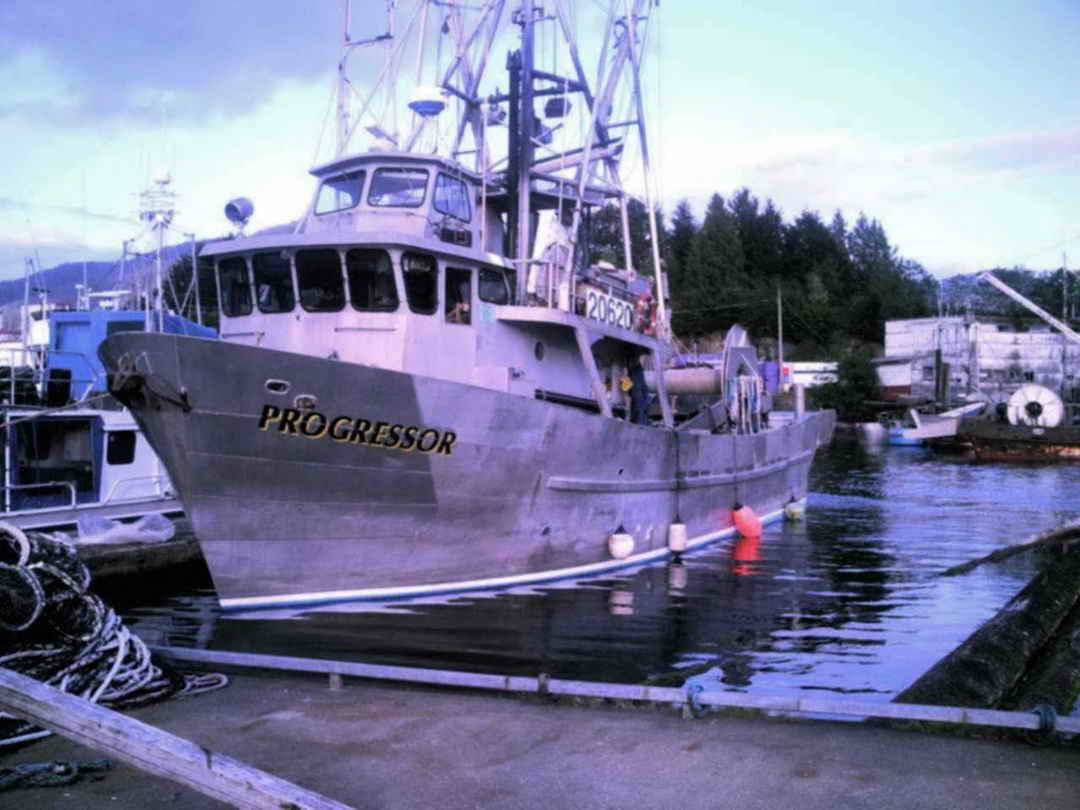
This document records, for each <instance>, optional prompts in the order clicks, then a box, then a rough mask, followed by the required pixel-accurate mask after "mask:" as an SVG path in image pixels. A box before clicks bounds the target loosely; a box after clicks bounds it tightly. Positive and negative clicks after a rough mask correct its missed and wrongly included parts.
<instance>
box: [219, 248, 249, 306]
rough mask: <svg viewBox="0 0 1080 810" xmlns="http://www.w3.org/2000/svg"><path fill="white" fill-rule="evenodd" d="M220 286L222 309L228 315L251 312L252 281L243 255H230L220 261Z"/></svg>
mask: <svg viewBox="0 0 1080 810" xmlns="http://www.w3.org/2000/svg"><path fill="white" fill-rule="evenodd" d="M218 286H219V287H220V294H221V309H222V311H223V312H224V313H225V315H226V316H228V317H230V318H236V317H238V316H240V315H250V314H251V281H250V280H249V278H248V269H247V262H245V261H244V257H243V256H230V257H229V258H228V259H222V260H221V261H220V262H218Z"/></svg>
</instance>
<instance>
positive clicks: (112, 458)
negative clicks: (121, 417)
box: [105, 430, 139, 467]
mask: <svg viewBox="0 0 1080 810" xmlns="http://www.w3.org/2000/svg"><path fill="white" fill-rule="evenodd" d="M136 433H137V431H135V430H109V431H106V434H105V436H106V438H105V463H106V464H109V465H111V466H114V467H119V466H123V465H126V464H134V463H135V453H136V448H137V447H138V441H139V437H138V436H137V435H136ZM121 440H123V442H124V444H123V445H122V446H120V447H119V449H116V448H117V446H118V445H120V441H121ZM114 450H115V452H114ZM121 451H123V454H122V455H120V453H121ZM118 455H120V457H119V458H117V456H118Z"/></svg>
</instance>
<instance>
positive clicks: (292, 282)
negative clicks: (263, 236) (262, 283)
mask: <svg viewBox="0 0 1080 810" xmlns="http://www.w3.org/2000/svg"><path fill="white" fill-rule="evenodd" d="M283 252H285V253H288V251H284V250H281V249H275V250H260V251H258V252H257V253H252V254H251V280H252V282H254V283H253V284H252V290H253V291H254V293H255V306H256V308H257V309H258V310H259V312H260V313H262V314H263V315H286V314H288V313H290V312H295V311H296V301H297V295H296V277H295V273H294V272H293V261H292V255H291V253H289V255H288V257H287V258H283V257H282V256H281V255H280V254H281V253H283ZM275 255H276V256H277V258H278V259H279V260H280V261H282V262H284V263H285V265H286V266H287V267H288V268H289V271H288V274H287V276H288V279H289V294H290V296H291V302H290V304H289V307H288V309H286V308H283V307H279V308H277V309H265V308H263V304H262V301H261V300H260V296H259V279H258V270H257V268H256V259H258V258H259V257H260V256H275Z"/></svg>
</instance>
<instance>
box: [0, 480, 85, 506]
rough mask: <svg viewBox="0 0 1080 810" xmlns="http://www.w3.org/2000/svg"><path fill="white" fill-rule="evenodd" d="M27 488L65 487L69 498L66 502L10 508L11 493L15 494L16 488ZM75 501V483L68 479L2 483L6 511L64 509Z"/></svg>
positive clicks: (73, 504) (74, 503)
mask: <svg viewBox="0 0 1080 810" xmlns="http://www.w3.org/2000/svg"><path fill="white" fill-rule="evenodd" d="M27 489H66V490H67V491H68V494H69V495H70V500H69V501H68V503H61V504H49V505H48V506H42V507H35V508H31V509H17V510H16V509H12V508H11V501H12V495H14V494H15V491H16V490H27ZM76 503H77V498H76V492H75V485H74V484H73V483H71V482H70V481H40V482H38V483H35V484H5V485H4V510H5V511H7V512H16V511H17V512H19V513H23V512H25V513H30V512H47V511H49V510H52V509H64V508H68V507H74V506H75V505H76Z"/></svg>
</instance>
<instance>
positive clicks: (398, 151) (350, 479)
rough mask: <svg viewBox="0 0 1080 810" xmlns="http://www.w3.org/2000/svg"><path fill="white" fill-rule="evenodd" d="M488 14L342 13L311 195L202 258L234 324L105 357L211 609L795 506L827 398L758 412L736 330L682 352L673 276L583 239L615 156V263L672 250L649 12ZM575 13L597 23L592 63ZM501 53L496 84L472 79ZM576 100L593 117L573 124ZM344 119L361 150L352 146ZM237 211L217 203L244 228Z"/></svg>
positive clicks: (760, 387) (480, 583) (467, 576)
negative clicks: (371, 79)
mask: <svg viewBox="0 0 1080 810" xmlns="http://www.w3.org/2000/svg"><path fill="white" fill-rule="evenodd" d="M506 6H507V4H506V3H504V2H501V1H500V0H496V1H495V2H484V3H479V4H457V3H455V4H447V3H442V2H434V0H430V1H429V0H423V2H419V3H417V4H415V7H414V8H412V10H411V12H412V13H411V15H410V16H409V17H408V19H410V20H411V22H410V23H409V24H408V25H406V26H404V27H400V26H398V25H395V24H394V23H393V22H390V23H388V26H387V29H386V30H387V31H388V32H394V31H399V32H402V33H400V34H393V33H388V34H386V35H385V36H380V37H379V38H377V39H375V40H354V39H352V38H351V36H350V34H349V32H348V30H346V34H345V37H344V39H343V42H344V43H345V44H344V49H345V51H344V54H343V55H342V57H341V58H340V60H339V72H340V75H339V80H340V91H341V94H340V96H339V120H338V127H337V131H338V135H339V138H338V148H337V154H336V155H335V156H334V157H333V159H331V160H329V161H327V162H324V163H322V164H320V165H317V166H316V167H315V168H314V169H312V172H311V173H312V174H313V175H314V178H315V191H314V194H313V196H312V198H311V202H310V205H309V207H308V209H307V211H306V212H305V213H304V215H303V216H302V217H301V218H300V220H299V222H298V223H297V225H296V227H295V228H294V229H292V230H291V232H289V233H273V234H262V235H259V234H256V235H253V236H243V235H239V236H237V237H236V238H232V239H228V240H221V241H217V242H213V243H208V244H207V245H206V246H204V248H203V251H202V256H203V257H204V259H206V260H208V261H211V262H213V264H214V266H215V271H216V274H217V281H218V286H219V290H220V302H221V308H222V312H221V316H222V318H221V338H222V339H221V340H207V339H203V338H199V337H193V336H183V335H176V334H160V333H159V334H155V333H147V332H140V333H118V334H114V335H112V336H110V337H109V338H108V339H107V340H106V341H105V342H104V343H103V344H102V347H101V350H100V351H101V356H102V358H103V360H104V362H105V364H106V366H107V368H108V369H109V373H110V390H112V391H113V393H114V394H115V395H116V396H117V397H118V398H119V399H121V401H123V402H124V403H125V404H126V405H127V406H128V407H129V408H130V409H131V411H132V413H133V414H134V415H135V418H136V420H137V421H138V423H139V425H140V426H141V427H142V429H143V431H144V432H145V433H146V435H147V436H148V437H149V439H150V443H151V445H152V446H153V447H154V449H155V450H156V451H157V452H158V454H159V455H160V457H161V458H162V460H163V461H164V463H165V466H166V468H167V469H168V472H169V475H170V478H171V480H172V481H173V483H174V484H175V485H176V487H177V490H178V492H179V493H180V496H181V499H182V501H183V504H184V510H185V513H186V514H187V516H188V517H189V518H190V520H191V521H192V524H193V528H194V532H195V535H196V537H197V538H198V539H199V542H200V544H201V547H202V549H203V553H204V556H205V558H206V561H207V564H208V567H209V569H210V572H211V575H212V577H213V580H214V584H215V588H216V590H217V593H218V597H219V600H220V602H221V604H222V606H223V607H224V608H226V609H237V610H239V609H258V608H267V607H285V606H295V605H311V604H322V603H330V602H343V601H352V600H359V599H386V598H392V597H399V596H414V595H420V594H432V593H448V592H454V591H464V590H472V589H479V588H499V587H505V586H513V585H521V584H528V583H536V582H542V581H550V580H554V579H562V578H569V577H580V576H585V575H588V574H595V573H598V572H602V571H608V570H612V569H614V568H618V567H623V566H628V565H636V564H641V563H645V562H649V561H652V560H657V559H660V558H662V557H664V556H667V555H668V554H669V553H672V551H671V548H669V537H670V538H679V539H678V546H677V547H678V548H679V550H680V551H681V550H682V549H683V548H695V547H699V546H701V545H703V544H705V543H709V542H712V541H714V540H716V539H717V538H720V537H728V536H732V535H733V534H734V532H735V528H734V523H733V517H732V516H733V511H734V510H735V509H736V508H738V505H743V506H745V507H747V508H750V509H752V510H753V511H754V512H755V513H756V515H757V516H758V517H759V518H761V519H762V520H765V521H767V520H776V519H779V518H781V517H782V516H783V513H784V509H785V506H786V505H788V504H790V503H792V502H796V503H798V502H801V501H802V500H803V499H804V498H805V496H806V490H807V476H808V472H809V469H810V464H811V462H812V460H813V458H814V454H815V451H816V450H817V448H818V447H819V446H821V445H822V444H824V443H826V442H828V441H829V440H830V438H831V436H832V431H833V427H834V423H835V414H834V413H833V412H832V411H820V412H810V411H807V410H806V409H805V408H799V409H797V412H796V414H795V416H794V417H793V418H791V419H790V420H786V421H784V422H783V423H775V424H774V423H770V421H769V413H770V409H771V400H770V397H769V396H768V394H767V393H766V391H765V386H764V381H763V379H762V376H761V374H760V372H759V369H758V365H759V364H758V358H757V353H756V351H755V349H754V348H753V346H752V345H751V343H750V341H749V339H748V337H747V335H746V333H745V332H744V331H743V330H742V329H740V328H738V327H733V328H732V330H731V331H730V332H729V334H728V336H727V340H726V341H725V347H724V355H723V358H722V359H721V361H720V362H719V363H718V364H716V365H715V366H710V367H697V368H685V369H678V368H671V367H670V365H671V363H670V360H671V358H672V357H673V355H674V354H676V350H675V344H674V342H673V340H672V335H671V329H670V323H669V319H668V315H667V305H668V302H667V285H666V283H665V279H664V277H663V274H662V273H655V274H648V273H643V272H639V269H640V268H637V267H635V266H634V264H633V262H631V261H625V262H623V266H621V267H618V266H615V265H614V264H612V263H609V262H600V261H594V260H593V259H592V258H591V257H590V256H589V253H588V250H587V234H588V232H589V228H588V227H587V224H588V223H589V222H590V221H593V220H594V218H595V217H596V215H597V213H598V212H600V211H601V210H602V209H603V208H604V207H605V206H606V207H608V212H610V211H615V212H619V213H621V218H622V221H623V222H624V224H625V222H626V216H627V205H628V201H629V199H630V197H629V193H628V192H627V191H626V190H625V189H624V187H623V185H622V179H621V175H620V171H619V165H620V159H621V157H622V156H623V154H624V153H625V152H627V151H629V150H630V148H631V146H633V148H634V149H635V150H636V153H637V156H638V157H639V158H640V165H641V167H642V168H641V173H642V176H643V177H644V178H645V181H644V189H645V190H644V197H645V200H644V202H645V205H644V210H645V211H646V212H647V217H648V228H647V230H648V231H649V232H650V233H651V234H652V236H651V238H650V239H649V243H648V244H647V245H637V246H635V245H632V244H630V243H629V240H630V228H629V227H623V228H622V231H623V234H622V235H623V244H622V256H624V257H637V260H638V261H642V260H644V261H647V262H648V263H649V264H650V265H651V266H652V267H653V268H659V267H660V259H659V239H658V237H657V223H656V217H655V205H654V200H653V198H652V197H651V196H650V194H651V192H650V179H649V178H651V172H652V170H651V166H650V164H649V152H648V149H647V138H646V129H645V119H644V103H643V99H642V97H641V95H640V73H639V71H640V65H641V59H642V57H643V56H644V55H645V43H646V41H647V35H648V32H649V30H650V27H649V25H648V24H647V23H648V17H649V14H650V12H651V10H652V4H651V3H648V2H646V0H630V2H628V3H626V4H625V6H624V5H623V4H611V5H610V6H609V7H608V8H607V9H605V10H603V11H602V12H601V11H600V10H598V9H597V7H595V6H593V5H590V4H579V5H578V6H577V10H578V12H579V13H583V14H601V13H602V15H603V16H602V17H601V18H600V19H597V20H587V21H583V22H581V23H580V25H578V24H574V22H573V21H571V20H570V19H569V16H568V14H569V7H568V5H567V4H565V3H555V4H553V6H552V7H551V10H552V12H553V13H551V14H546V15H545V14H539V13H537V14H532V13H528V12H527V11H525V10H524V9H523V8H521V9H516V10H515V11H514V12H513V13H509V12H508V10H507V8H506ZM530 8H531V6H530ZM403 10H404V9H403V7H401V4H389V7H388V12H389V13H391V14H394V13H397V12H398V11H403ZM535 10H536V11H537V12H538V11H539V8H538V7H537V9H535ZM348 19H349V14H348V13H346V20H348ZM429 23H430V24H429ZM347 25H348V24H347V23H346V27H347ZM596 26H599V27H596ZM578 30H583V31H584V30H589V31H592V30H599V31H605V32H607V34H606V36H605V37H603V38H602V41H603V43H604V44H603V47H604V48H605V55H604V58H602V59H600V60H599V69H598V70H599V75H598V76H597V77H596V78H595V80H590V78H589V77H587V76H586V71H585V67H584V62H583V61H582V60H581V56H580V48H579V43H578V41H577V39H576V34H575V31H578ZM541 35H542V37H543V41H544V43H545V44H544V47H543V48H538V47H534V46H535V45H536V43H537V41H538V40H539V39H540V38H541ZM372 44H379V45H380V46H381V47H382V49H383V50H382V51H381V54H382V56H383V57H384V61H383V63H382V68H381V69H380V70H379V71H377V72H376V73H374V74H372V75H377V76H378V79H377V80H376V84H375V85H374V86H373V87H372V88H371V91H370V95H369V97H368V100H369V101H371V103H368V101H365V102H364V104H363V107H362V108H361V111H360V113H359V114H358V115H357V116H355V117H354V116H353V115H352V114H351V112H350V109H349V99H350V97H351V95H352V94H353V93H354V92H355V91H354V88H355V87H356V85H355V84H353V83H352V82H350V81H349V79H348V77H347V76H346V73H345V70H346V63H347V61H348V56H349V54H350V53H351V50H352V48H353V47H356V46H358V45H372ZM504 47H506V48H510V49H512V53H511V56H510V59H509V61H508V62H507V65H508V69H509V75H508V76H501V77H500V76H497V77H495V78H494V79H493V80H492V79H489V77H488V76H487V68H488V67H489V66H490V65H492V64H494V63H496V62H498V63H500V64H501V63H502V62H503V60H502V59H501V57H500V58H498V59H497V58H496V55H497V54H500V53H501V52H502V50H501V49H503V48H504ZM367 52H368V53H373V54H376V55H379V54H380V51H379V50H377V49H375V48H369V49H368V51H367ZM541 57H545V58H549V59H551V60H553V61H552V62H551V64H549V65H547V66H544V67H542V66H541V65H539V64H538V60H539V59H540V58H541ZM440 60H441V61H440ZM404 64H409V65H412V64H416V65H417V66H418V68H417V71H416V74H415V75H416V76H418V77H420V76H423V77H429V78H427V79H426V80H425V83H423V84H422V86H420V87H417V88H415V89H414V92H412V93H410V94H408V97H409V98H410V101H409V102H408V105H407V110H404V111H402V113H404V114H403V115H402V114H401V113H397V112H394V113H392V114H391V113H387V115H386V117H385V119H380V120H379V121H378V122H376V121H371V123H370V125H368V123H369V120H370V119H369V117H368V116H369V115H370V114H371V113H372V111H375V110H380V111H381V110H388V109H390V106H392V105H390V106H388V102H392V101H394V100H395V98H396V97H397V93H398V84H399V83H402V82H406V81H411V77H412V75H413V74H412V68H409V71H408V73H409V76H408V77H406V76H405V74H404V71H403V70H402V69H401V66H402V65H404ZM545 68H546V69H545ZM560 70H562V71H563V72H564V73H562V74H561V73H560V72H559V71H560ZM564 74H565V75H564ZM431 76H436V78H437V81H436V86H435V87H432V86H431V85H430V84H429V83H427V82H430V77H431ZM484 83H486V85H487V86H486V88H484V89H482V87H481V86H482V84H484ZM500 88H507V89H505V90H503V89H500ZM553 101H555V102H556V103H552V102H553ZM376 102H377V103H376ZM571 110H576V111H577V114H578V115H579V116H580V120H579V121H578V122H577V123H579V124H580V125H581V126H577V125H575V126H564V122H563V121H562V120H561V119H563V118H565V117H566V115H567V113H568V112H569V111H571ZM615 110H630V111H632V115H631V116H630V119H628V120H620V119H618V118H614V117H612V116H613V114H614V111H615ZM454 111H457V112H458V113H460V115H459V117H458V118H457V120H452V121H446V120H442V119H441V118H440V116H443V115H445V114H449V113H451V112H454ZM541 114H542V115H543V119H542V118H541ZM544 119H547V120H546V122H545V120H544ZM402 122H406V123H404V128H399V125H400V124H402ZM357 130H359V131H360V132H367V133H369V134H370V135H371V136H372V139H371V141H370V142H369V146H368V148H367V149H366V150H365V151H361V152H350V151H349V150H348V148H347V147H348V143H349V139H350V135H351V134H353V133H355V132H356V131H357ZM500 132H501V133H503V135H501V136H500V135H499V133H500ZM496 136H498V137H496ZM503 136H505V141H504V140H503ZM579 136H580V139H579ZM581 139H583V140H581ZM251 210H252V208H251V203H250V202H249V201H247V200H245V199H243V198H240V199H239V200H236V201H234V202H233V203H230V204H229V205H228V206H227V207H226V214H227V216H228V217H229V218H230V219H231V220H232V221H233V222H234V223H236V224H237V226H238V228H239V229H240V230H241V231H242V227H243V225H244V223H245V222H246V218H247V217H248V216H250V214H251ZM635 250H636V252H635ZM684 539H685V543H684V542H683V540H684Z"/></svg>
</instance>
